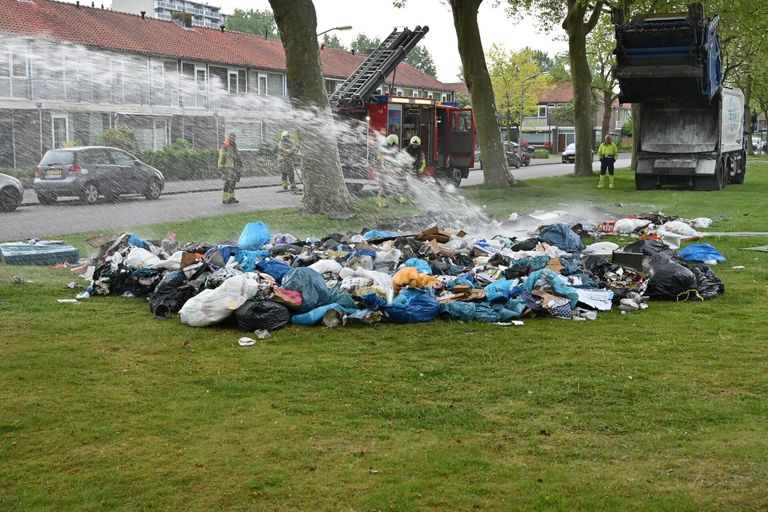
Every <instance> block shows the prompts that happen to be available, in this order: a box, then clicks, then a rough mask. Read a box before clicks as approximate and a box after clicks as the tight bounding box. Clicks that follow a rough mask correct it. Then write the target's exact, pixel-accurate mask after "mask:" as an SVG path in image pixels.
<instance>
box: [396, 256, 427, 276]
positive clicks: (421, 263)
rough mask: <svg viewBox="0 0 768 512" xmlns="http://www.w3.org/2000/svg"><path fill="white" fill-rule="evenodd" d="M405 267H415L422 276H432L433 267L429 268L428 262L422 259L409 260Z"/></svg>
mask: <svg viewBox="0 0 768 512" xmlns="http://www.w3.org/2000/svg"><path fill="white" fill-rule="evenodd" d="M403 265H404V266H406V267H413V268H415V269H416V270H418V271H419V272H420V273H422V274H429V275H432V267H430V266H429V263H427V260H423V259H421V258H408V259H407V260H405V263H403Z"/></svg>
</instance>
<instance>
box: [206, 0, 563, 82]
mask: <svg viewBox="0 0 768 512" xmlns="http://www.w3.org/2000/svg"><path fill="white" fill-rule="evenodd" d="M207 1H208V3H209V4H211V5H221V7H222V12H224V13H226V14H231V13H232V12H234V10H235V9H237V8H239V9H269V8H270V7H269V2H268V1H267V0H207ZM314 3H315V9H316V10H317V31H318V32H321V31H323V30H325V29H327V28H331V27H338V26H343V25H352V27H353V28H352V30H348V31H345V32H341V31H340V32H335V33H336V34H337V35H338V36H339V39H341V41H342V42H343V43H344V44H345V45H347V46H349V44H350V43H351V42H352V40H353V39H354V38H355V36H356V35H357V34H358V33H359V32H362V33H365V34H367V35H368V36H371V37H373V36H378V37H380V38H382V39H383V38H384V37H386V36H387V35H389V33H390V32H391V31H392V29H393V28H394V27H395V26H403V25H404V26H407V27H409V28H413V27H415V26H416V25H428V26H429V33H428V34H427V35H426V36H425V37H424V39H423V40H422V44H423V45H425V46H426V47H427V49H428V50H429V52H430V53H431V54H432V57H433V58H434V59H435V66H436V67H437V78H438V79H439V80H441V81H443V82H456V81H458V78H457V75H458V71H459V66H460V65H461V60H460V58H459V52H458V49H457V46H456V33H455V30H454V28H453V17H452V16H451V10H450V7H449V6H448V5H447V4H445V3H443V2H441V1H440V0H408V2H407V4H406V7H404V8H402V9H397V8H395V7H393V6H392V1H391V0H314ZM494 3H495V2H494V1H492V0H486V1H485V2H483V4H482V6H481V7H480V12H479V16H478V21H479V24H480V33H481V35H482V38H483V47H484V48H485V49H486V51H487V50H488V49H489V48H490V47H491V45H492V44H493V43H498V44H503V45H504V46H505V47H506V48H507V49H510V50H519V49H521V48H524V47H526V46H530V47H531V48H537V49H541V50H544V51H546V52H547V53H550V54H554V53H557V52H564V51H566V50H567V48H568V46H567V44H566V43H565V42H561V41H555V39H556V38H557V36H561V35H564V33H563V31H562V29H560V28H559V27H558V31H557V32H556V33H555V34H542V33H539V32H537V27H536V24H535V23H534V22H533V21H532V20H523V21H522V22H520V23H518V22H517V20H512V19H510V18H508V17H507V16H506V14H505V12H504V8H503V5H504V4H505V3H506V2H504V1H502V2H500V4H501V5H500V6H499V7H495V8H494V7H493V4H494Z"/></svg>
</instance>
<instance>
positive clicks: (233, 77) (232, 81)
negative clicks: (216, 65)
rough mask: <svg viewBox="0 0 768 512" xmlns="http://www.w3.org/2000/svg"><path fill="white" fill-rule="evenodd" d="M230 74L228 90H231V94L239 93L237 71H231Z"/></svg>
mask: <svg viewBox="0 0 768 512" xmlns="http://www.w3.org/2000/svg"><path fill="white" fill-rule="evenodd" d="M228 76H229V84H228V87H227V92H229V94H237V71H230V72H229V75H228Z"/></svg>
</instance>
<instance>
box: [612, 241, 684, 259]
mask: <svg viewBox="0 0 768 512" xmlns="http://www.w3.org/2000/svg"><path fill="white" fill-rule="evenodd" d="M622 251H624V252H637V253H642V254H644V255H646V256H650V255H653V254H664V255H666V256H667V257H672V249H670V247H669V246H668V245H667V244H665V243H664V242H662V241H661V240H654V239H653V238H646V239H644V240H638V241H637V242H632V243H631V244H629V245H625V246H624V248H623V249H622Z"/></svg>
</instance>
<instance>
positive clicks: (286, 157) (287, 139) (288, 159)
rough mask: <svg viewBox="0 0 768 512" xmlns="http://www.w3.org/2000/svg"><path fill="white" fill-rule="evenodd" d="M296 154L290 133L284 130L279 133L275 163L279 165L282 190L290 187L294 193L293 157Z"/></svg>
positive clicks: (295, 190)
mask: <svg viewBox="0 0 768 512" xmlns="http://www.w3.org/2000/svg"><path fill="white" fill-rule="evenodd" d="M294 156H296V145H295V144H294V143H293V141H292V140H291V134H290V133H288V130H285V131H284V132H283V133H282V134H280V142H279V143H278V144H277V164H278V166H279V167H280V179H281V181H282V185H283V190H288V187H289V186H290V187H291V192H292V193H294V194H295V193H296V192H297V189H296V181H295V180H296V178H295V172H294V169H293V157H294Z"/></svg>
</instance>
